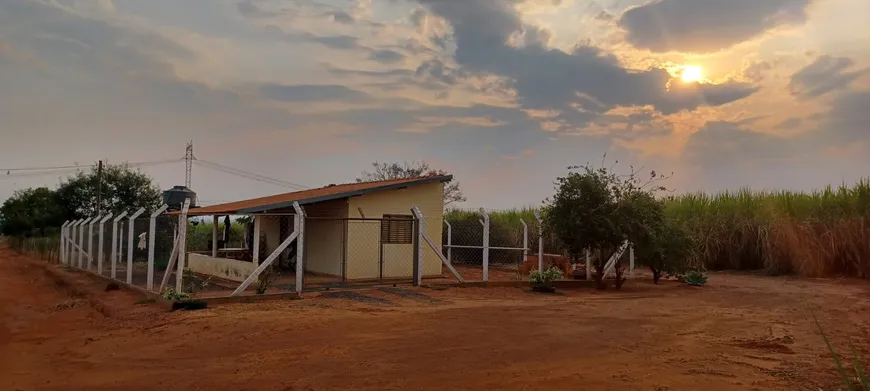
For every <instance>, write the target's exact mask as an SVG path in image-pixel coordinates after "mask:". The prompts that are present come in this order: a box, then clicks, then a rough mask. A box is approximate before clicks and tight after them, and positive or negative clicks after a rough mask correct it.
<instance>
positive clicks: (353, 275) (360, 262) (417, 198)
mask: <svg viewBox="0 0 870 391" xmlns="http://www.w3.org/2000/svg"><path fill="white" fill-rule="evenodd" d="M443 189H444V187H443V184H442V183H427V184H422V185H416V186H410V187H407V188H404V189H398V190H390V191H384V192H376V193H371V194H366V195H362V196H359V197H353V198H350V199H349V200H348V212H349V214H348V217H354V218H356V217H359V211H358V208H362V210H363V212H364V213H365V216H366V218H378V219H379V218H382V217H383V215H385V214H396V215H411V208H412V207H413V206H415V205H416V206H418V207H419V208H420V211H421V212H423V216H424V217H425V218H426V233H427V234H428V236H429V238H431V239H432V241H433V242H435V243H436V244H438V243H441V232H442V231H441V230H442V224H443V214H444V195H443V194H444V193H443V191H444V190H443ZM360 224H366V225H360V226H358V227H354V226H352V225H351V223H349V227H348V230H347V278H348V279H349V280H355V279H375V278H378V275H379V266H378V262H379V252H380V248H379V243H380V223H379V222H364V223H360ZM413 254H414V246H413V244H384V248H383V259H384V277H385V278H389V277H401V278H404V277H411V276H412V274H413ZM441 266H442V265H441V259H440V258H439V257H438V255H437V254H436V253H435V252H433V251H432V249H430V248H429V246H428V245H426V246H424V248H423V275H424V276H437V275H441Z"/></svg>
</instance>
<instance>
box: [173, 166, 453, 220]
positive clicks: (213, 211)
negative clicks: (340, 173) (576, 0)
mask: <svg viewBox="0 0 870 391" xmlns="http://www.w3.org/2000/svg"><path fill="white" fill-rule="evenodd" d="M451 180H453V176H452V175H439V176H426V177H417V178H405V179H393V180H388V181H376V182H358V183H345V184H340V185H329V186H326V187H321V188H317V189H310V190H302V191H296V192H293V193H285V194H278V195H273V196H268V197H261V198H254V199H250V200H244V201H236V202H229V203H226V204H219V205H211V206H206V207H201V208H193V209H190V211H189V212H188V215H190V216H202V215H243V214H253V213H262V212H265V211H268V210H273V209H283V208H291V207H293V203H294V202H298V203H299V204H300V205H306V204H314V203H317V202H324V201H331V200H338V199H342V198H349V197H356V196H361V195H363V194H369V193H374V192H379V191H387V190H396V189H401V188H405V187H409V186H416V185H422V184H424V183H432V182H450V181H451ZM178 213H179V212H172V213H171V214H178Z"/></svg>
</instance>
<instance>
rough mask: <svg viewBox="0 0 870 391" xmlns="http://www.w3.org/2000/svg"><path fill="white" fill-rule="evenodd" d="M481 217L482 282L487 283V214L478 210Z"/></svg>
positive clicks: (481, 209) (483, 210)
mask: <svg viewBox="0 0 870 391" xmlns="http://www.w3.org/2000/svg"><path fill="white" fill-rule="evenodd" d="M480 214H482V215H483V280H484V281H489V214H488V213H486V210H485V209H483V208H480Z"/></svg>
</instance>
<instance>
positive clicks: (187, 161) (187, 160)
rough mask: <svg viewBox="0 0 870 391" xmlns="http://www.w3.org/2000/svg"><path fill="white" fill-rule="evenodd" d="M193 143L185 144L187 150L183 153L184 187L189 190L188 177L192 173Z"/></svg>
mask: <svg viewBox="0 0 870 391" xmlns="http://www.w3.org/2000/svg"><path fill="white" fill-rule="evenodd" d="M195 159H196V158H195V157H193V141H191V142H189V143H187V149H186V150H185V151H184V168H185V171H184V186H186V187H187V188H188V189H190V177H191V173H192V171H193V161H194V160H195Z"/></svg>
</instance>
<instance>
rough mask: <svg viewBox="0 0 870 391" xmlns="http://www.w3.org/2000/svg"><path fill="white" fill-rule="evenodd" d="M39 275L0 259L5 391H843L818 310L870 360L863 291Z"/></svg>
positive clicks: (835, 284)
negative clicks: (194, 295)
mask: <svg viewBox="0 0 870 391" xmlns="http://www.w3.org/2000/svg"><path fill="white" fill-rule="evenodd" d="M47 267H48V268H57V267H56V266H48V265H46V264H44V263H42V262H39V261H31V260H28V259H25V258H23V257H20V256H18V255H16V254H13V253H11V252H10V251H9V250H5V249H0V326H2V327H0V390H26V391H30V390H91V391H98V390H127V391H130V390H167V389H172V390H209V391H223V390H233V391H235V390H252V391H253V390H256V391H270V390H649V391H652V390H709V391H713V390H818V389H823V390H831V389H836V388H834V387H835V385H836V373H835V372H834V371H833V364H832V361H831V360H830V358H829V356H828V354H827V352H826V351H825V350H824V349H825V348H824V343H823V341H822V339H821V337H820V335H819V333H818V331H817V329H816V326H815V324H814V323H813V321H812V317H811V315H810V309H815V310H816V311H817V314H818V316H819V317H820V318H821V319H822V323H823V324H824V326H825V327H826V328H827V331H828V332H829V333H830V334H831V335H832V338H833V341H834V343H835V344H837V345H838V346H840V347H841V348H843V350H844V353H847V352H848V351H849V345H848V338H850V337H851V339H852V342H853V343H854V344H855V346H856V348H857V349H858V350H859V351H860V352H861V354H862V355H863V356H864V357H865V358H867V357H870V354H868V352H870V341H868V339H867V336H868V335H870V334H868V331H870V322H868V320H870V315H868V307H870V301H868V297H870V296H868V292H870V289H868V288H870V285H868V284H867V283H866V282H861V281H834V280H806V279H790V278H770V277H755V276H745V275H744V276H734V275H725V274H713V275H712V276H711V284H710V285H709V286H707V287H704V288H700V289H698V288H691V287H687V286H683V285H680V284H675V283H674V284H666V285H662V286H652V285H650V284H648V283H646V281H643V282H639V283H635V284H633V285H632V286H629V287H628V288H627V289H626V290H625V291H622V292H595V291H572V292H565V293H564V295H560V296H545V295H538V294H532V293H528V292H525V291H523V290H521V289H508V288H498V289H496V288H490V289H482V288H451V289H449V290H444V291H440V290H433V289H425V288H419V289H414V288H401V289H398V290H390V289H387V290H372V289H369V290H360V291H353V292H351V293H347V292H326V293H324V295H322V296H317V295H315V296H309V297H307V298H306V299H303V300H297V301H282V302H270V303H260V304H239V305H226V306H220V307H215V308H213V309H208V310H203V311H193V312H174V313H169V312H165V311H163V310H161V309H160V308H158V306H156V305H149V304H141V303H140V304H136V302H137V300H140V298H138V297H136V296H133V295H132V294H130V293H126V292H124V291H112V292H104V289H103V288H104V287H105V285H104V284H99V283H97V282H95V281H92V280H90V279H89V278H87V277H86V276H84V275H80V274H76V273H71V272H67V271H63V270H61V269H58V270H60V272H61V276H62V278H60V279H58V278H55V277H53V276H55V273H49V272H47V271H46V268H47ZM330 296H331V297H330ZM868 363H870V362H868Z"/></svg>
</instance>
